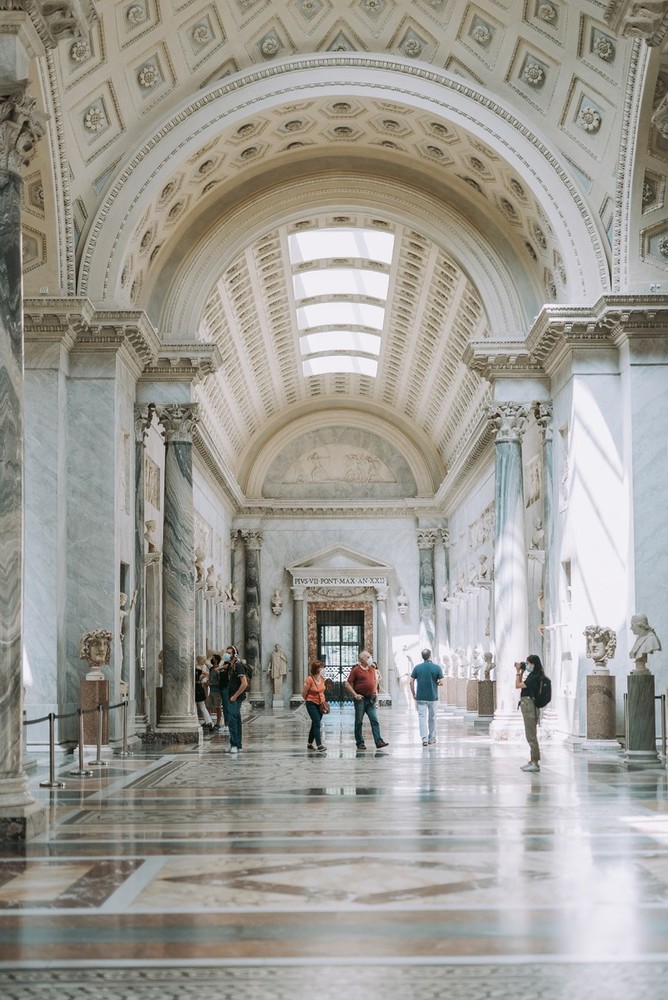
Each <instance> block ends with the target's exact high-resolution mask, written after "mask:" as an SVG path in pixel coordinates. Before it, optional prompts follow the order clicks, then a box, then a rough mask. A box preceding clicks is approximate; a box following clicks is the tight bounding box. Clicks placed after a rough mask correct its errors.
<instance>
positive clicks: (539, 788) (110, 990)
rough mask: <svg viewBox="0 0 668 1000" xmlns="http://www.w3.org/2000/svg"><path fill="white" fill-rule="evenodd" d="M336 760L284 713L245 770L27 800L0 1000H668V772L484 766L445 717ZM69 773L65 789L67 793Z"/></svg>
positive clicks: (566, 755) (4, 877) (508, 750)
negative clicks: (425, 731) (30, 803)
mask: <svg viewBox="0 0 668 1000" xmlns="http://www.w3.org/2000/svg"><path fill="white" fill-rule="evenodd" d="M380 715H381V725H382V729H383V736H384V738H385V739H387V740H389V743H390V745H389V747H388V748H387V749H386V750H384V751H374V750H373V744H372V742H371V741H369V744H368V746H369V747H370V749H369V750H367V751H366V752H358V751H356V749H355V746H354V741H353V733H352V727H353V720H352V710H351V709H350V708H348V707H344V708H343V709H336V708H335V709H334V711H333V712H332V714H331V716H330V717H329V718H328V720H327V723H326V729H327V732H326V742H327V746H328V752H327V753H326V754H313V753H309V752H308V751H307V749H306V734H305V730H304V728H303V726H302V724H301V723H299V722H297V721H296V720H295V719H294V717H292V716H291V715H290V713H289V712H288V711H284V712H276V713H274V714H272V713H271V712H265V713H258V714H257V715H256V716H254V717H253V718H252V719H251V721H250V723H249V724H248V725H247V726H246V732H245V747H244V751H243V753H242V754H240V755H238V756H236V757H234V756H231V755H229V754H226V753H224V750H225V747H226V740H225V739H224V738H223V737H222V736H214V737H212V738H207V739H206V740H205V742H204V745H203V747H202V748H200V749H190V750H182V749H180V748H176V747H175V748H174V749H173V752H171V750H170V752H167V753H164V754H163V755H162V756H160V755H158V754H157V753H155V752H153V753H148V752H144V751H139V752H136V753H134V754H133V755H132V756H130V757H126V758H121V757H113V758H110V766H109V767H108V768H107V769H104V770H100V771H99V772H98V773H96V774H95V775H94V776H93V777H92V778H75V777H71V776H65V777H64V780H65V782H66V788H65V789H64V790H59V791H52V792H48V791H45V790H43V789H40V788H39V787H38V783H39V780H40V779H42V778H43V777H44V776H45V770H46V765H45V766H44V769H40V770H38V773H37V774H35V775H34V776H33V777H31V784H32V786H34V787H33V790H34V794H35V796H36V797H39V798H42V799H44V800H45V801H46V803H47V806H48V809H49V815H50V825H49V830H48V833H47V834H46V835H45V836H43V837H41V838H39V839H37V840H34V841H32V842H31V843H29V844H28V845H26V846H25V847H24V848H23V849H21V850H19V849H11V848H5V849H4V852H3V853H2V855H0V995H1V996H2V997H3V998H4V1000H14V998H15V997H16V998H18V997H22V998H24V1000H25V998H26V997H28V998H30V997H33V996H37V995H38V994H39V995H40V996H43V995H44V989H45V988H47V989H50V990H55V991H56V992H57V996H58V997H59V998H67V997H69V996H72V997H75V996H76V997H81V996H82V995H85V996H86V997H100V998H105V1000H110V998H114V997H119V998H121V997H123V998H126V997H128V996H132V997H135V998H152V1000H153V998H156V1000H157V998H158V997H159V998H161V1000H162V998H165V997H169V996H174V997H180V998H186V997H187V998H189V997H191V996H192V997H195V996H196V997H198V998H199V997H208V996H209V995H210V996H211V997H214V996H215V997H216V998H220V997H222V996H232V995H234V997H235V1000H245V998H255V1000H257V998H260V1000H261V998H265V997H266V998H274V997H284V996H285V997H290V998H291V1000H297V998H301V997H304V998H306V997H309V998H311V997H318V998H322V1000H328V998H330V997H331V998H334V997H336V998H341V997H342V996H343V995H346V996H347V997H350V998H351V1000H380V998H382V1000H391V998H393V997H397V998H399V997H401V998H402V1000H403V998H404V997H406V996H407V995H410V996H420V997H448V998H450V1000H459V998H461V1000H464V998H466V1000H480V998H486V997H495V998H513V1000H517V998H522V997H534V996H535V997H537V996H541V997H543V998H546V1000H557V998H566V997H568V998H571V997H573V998H574V1000H575V998H577V1000H583V998H584V1000H586V998H592V1000H594V998H601V1000H602V998H605V1000H617V998H619V1000H621V998H622V997H623V998H624V1000H627V998H630V997H632V998H633V1000H650V998H651V1000H658V998H659V997H663V996H665V995H668V985H666V984H667V983H668V794H667V783H666V773H665V771H664V770H663V769H661V768H659V767H658V766H657V767H656V768H655V769H650V770H642V771H631V772H630V771H628V770H627V769H626V768H625V767H624V766H623V765H622V764H621V762H620V760H619V759H618V757H617V756H616V755H615V754H610V753H607V754H598V755H597V754H592V753H584V752H577V751H573V750H572V749H565V748H563V747H561V746H559V745H554V744H552V745H549V746H547V747H546V748H544V761H543V769H542V771H541V772H540V774H527V773H525V772H522V771H520V769H519V765H520V764H522V763H524V762H525V760H526V754H525V747H524V746H523V745H520V744H518V745H511V744H507V743H506V744H499V743H492V742H491V741H490V740H489V738H488V736H487V735H486V733H485V732H484V730H480V729H477V728H475V727H474V726H473V724H472V723H471V721H466V720H465V719H464V718H462V717H461V716H459V717H457V716H455V715H453V714H451V713H447V712H446V711H445V710H443V709H441V714H440V716H439V739H438V743H437V744H436V745H435V746H430V747H428V748H423V747H422V745H421V744H420V741H419V739H418V733H417V718H416V716H415V714H414V713H413V712H411V711H408V710H406V709H403V708H401V709H381V712H380ZM71 768H72V761H71V760H68V762H67V766H65V764H63V767H62V772H63V774H65V772H66V771H67V770H71Z"/></svg>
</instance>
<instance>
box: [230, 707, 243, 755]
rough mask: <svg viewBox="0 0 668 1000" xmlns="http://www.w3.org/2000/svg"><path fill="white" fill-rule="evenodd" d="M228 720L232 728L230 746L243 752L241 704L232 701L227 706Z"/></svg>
mask: <svg viewBox="0 0 668 1000" xmlns="http://www.w3.org/2000/svg"><path fill="white" fill-rule="evenodd" d="M227 718H228V720H229V721H228V723H227V724H228V726H229V727H230V746H231V747H238V748H239V750H241V702H239V701H230V703H229V705H228V706H227Z"/></svg>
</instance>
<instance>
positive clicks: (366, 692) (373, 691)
mask: <svg viewBox="0 0 668 1000" xmlns="http://www.w3.org/2000/svg"><path fill="white" fill-rule="evenodd" d="M345 687H346V691H347V692H348V693H349V694H351V695H352V696H353V699H354V701H355V743H356V744H357V749H358V750H366V746H365V745H364V737H363V736H362V723H363V722H364V716H365V714H366V715H368V716H369V722H370V723H371V732H372V733H373V741H374V743H375V744H376V749H377V750H382V748H383V747H386V746H388V745H389V744H387V743H386V742H385V740H384V739H383V737H382V736H381V735H380V725H379V723H378V713H377V711H376V695H377V694H378V674H377V671H376V665H375V663H374V662H373V659H372V657H371V653H370V652H369V651H368V650H366V649H363V650H362V651H361V653H360V655H359V663H358V664H357V666H356V667H353V669H352V670H351V671H350V673H349V674H348V680H347V681H346V684H345Z"/></svg>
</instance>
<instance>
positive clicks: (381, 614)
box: [375, 586, 390, 704]
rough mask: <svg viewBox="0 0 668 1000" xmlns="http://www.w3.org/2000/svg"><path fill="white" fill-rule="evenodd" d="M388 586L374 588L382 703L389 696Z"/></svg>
mask: <svg viewBox="0 0 668 1000" xmlns="http://www.w3.org/2000/svg"><path fill="white" fill-rule="evenodd" d="M388 589H389V588H388V587H381V586H378V587H376V588H375V590H376V613H377V619H378V620H377V623H376V626H377V627H376V660H377V663H378V666H379V667H380V689H381V692H382V693H383V694H384V695H385V698H384V701H383V703H384V704H385V703H386V701H387V700H388V698H389V690H390V689H389V683H390V681H389V657H390V653H389V650H388V644H387V592H388Z"/></svg>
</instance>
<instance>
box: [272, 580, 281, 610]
mask: <svg viewBox="0 0 668 1000" xmlns="http://www.w3.org/2000/svg"><path fill="white" fill-rule="evenodd" d="M282 610H283V598H282V597H281V592H280V590H279V589H278V587H277V588H276V590H275V591H274V593H273V594H272V595H271V613H272V614H273V615H277V616H278V615H280V613H281V612H282Z"/></svg>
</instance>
